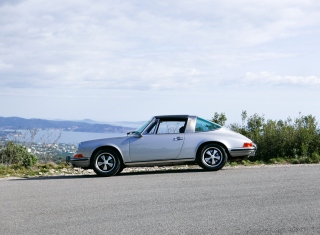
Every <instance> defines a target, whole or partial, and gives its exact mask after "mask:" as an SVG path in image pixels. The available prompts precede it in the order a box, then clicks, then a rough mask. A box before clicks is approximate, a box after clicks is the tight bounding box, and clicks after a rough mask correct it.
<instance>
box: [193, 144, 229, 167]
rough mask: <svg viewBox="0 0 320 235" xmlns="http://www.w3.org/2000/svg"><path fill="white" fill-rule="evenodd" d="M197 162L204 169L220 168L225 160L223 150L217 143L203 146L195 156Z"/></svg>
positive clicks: (225, 156)
mask: <svg viewBox="0 0 320 235" xmlns="http://www.w3.org/2000/svg"><path fill="white" fill-rule="evenodd" d="M197 160H198V164H199V165H200V166H201V167H202V168H203V169H205V170H209V171H217V170H220V169H221V168H222V167H223V166H224V165H225V164H226V162H227V154H226V152H225V150H224V149H223V148H222V147H221V146H220V145H218V144H208V145H206V146H204V147H203V148H202V149H201V151H200V152H199V153H198V156H197Z"/></svg>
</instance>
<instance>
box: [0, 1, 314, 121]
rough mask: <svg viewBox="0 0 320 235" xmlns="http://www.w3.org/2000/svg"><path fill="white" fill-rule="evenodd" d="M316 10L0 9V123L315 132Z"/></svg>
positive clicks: (171, 6)
mask: <svg viewBox="0 0 320 235" xmlns="http://www.w3.org/2000/svg"><path fill="white" fill-rule="evenodd" d="M319 12H320V1H318V0H281V1H279V0H259V1H256V0H229V1H223V0H197V1H188V0H173V1H172V0H171V1H167V0H164V1H149V0H123V1H122V0H119V1H111V0H106V1H105V0H101V1H99V0H94V1H93V0H73V1H68V0H54V1H53V0H52V1H43V0H0V116H4V117H10V116H19V117H24V118H45V119H66V120H75V119H85V118H89V119H93V120H96V121H104V122H108V121H124V120H126V121H141V120H146V119H148V118H149V117H151V116H153V115H159V114H194V115H199V116H202V117H204V118H207V119H209V118H211V117H212V116H213V115H214V113H215V112H218V113H222V112H223V113H225V114H226V116H227V118H228V121H227V122H228V123H234V122H240V121H241V111H242V110H246V111H247V112H248V114H249V115H253V114H255V113H257V114H259V115H265V117H266V118H267V119H269V118H270V119H286V118H287V117H289V116H290V117H292V118H295V117H298V116H299V112H301V113H302V114H303V115H308V114H312V115H314V116H316V117H317V119H318V120H320V65H319V64H320V14H319Z"/></svg>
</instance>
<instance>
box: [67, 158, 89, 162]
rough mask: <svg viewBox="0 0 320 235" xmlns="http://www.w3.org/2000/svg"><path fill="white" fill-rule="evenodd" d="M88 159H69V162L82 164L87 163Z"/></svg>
mask: <svg viewBox="0 0 320 235" xmlns="http://www.w3.org/2000/svg"><path fill="white" fill-rule="evenodd" d="M88 160H89V158H71V159H70V162H83V161H88Z"/></svg>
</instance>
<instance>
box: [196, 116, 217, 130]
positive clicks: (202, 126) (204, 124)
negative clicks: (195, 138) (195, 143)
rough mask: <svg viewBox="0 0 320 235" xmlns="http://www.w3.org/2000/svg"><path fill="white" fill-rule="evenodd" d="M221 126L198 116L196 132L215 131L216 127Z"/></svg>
mask: <svg viewBox="0 0 320 235" xmlns="http://www.w3.org/2000/svg"><path fill="white" fill-rule="evenodd" d="M219 128H221V126H220V125H218V124H216V123H213V122H209V121H207V120H205V119H203V118H199V117H198V118H197V122H196V130H195V131H196V132H202V131H213V130H216V129H219Z"/></svg>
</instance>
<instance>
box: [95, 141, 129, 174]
mask: <svg viewBox="0 0 320 235" xmlns="http://www.w3.org/2000/svg"><path fill="white" fill-rule="evenodd" d="M103 149H106V150H108V149H110V150H113V151H115V152H117V153H118V154H119V157H120V159H119V160H120V163H121V165H123V166H124V161H123V156H122V154H121V151H120V150H119V149H118V148H116V147H114V146H110V145H104V146H100V147H98V148H96V149H95V150H94V151H93V152H92V154H91V157H90V167H91V168H92V167H93V157H94V156H95V155H96V153H97V152H99V151H100V150H103Z"/></svg>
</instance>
